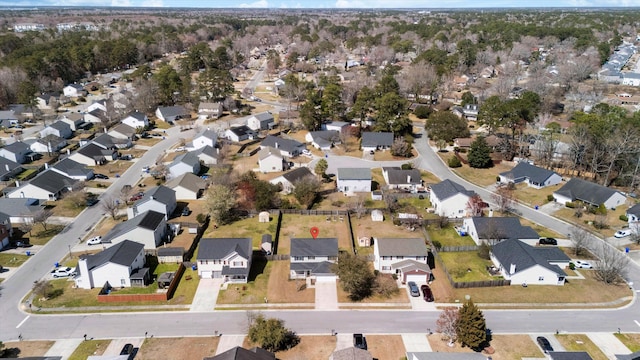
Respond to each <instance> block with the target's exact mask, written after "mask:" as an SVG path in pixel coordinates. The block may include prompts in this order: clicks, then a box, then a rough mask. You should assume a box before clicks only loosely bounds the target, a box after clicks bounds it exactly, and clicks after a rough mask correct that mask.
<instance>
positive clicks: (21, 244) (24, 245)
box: [16, 241, 33, 248]
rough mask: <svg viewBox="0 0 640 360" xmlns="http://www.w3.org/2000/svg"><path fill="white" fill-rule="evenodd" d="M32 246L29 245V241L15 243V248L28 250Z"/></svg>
mask: <svg viewBox="0 0 640 360" xmlns="http://www.w3.org/2000/svg"><path fill="white" fill-rule="evenodd" d="M32 246H33V244H29V241H16V247H19V248H30V247H32Z"/></svg>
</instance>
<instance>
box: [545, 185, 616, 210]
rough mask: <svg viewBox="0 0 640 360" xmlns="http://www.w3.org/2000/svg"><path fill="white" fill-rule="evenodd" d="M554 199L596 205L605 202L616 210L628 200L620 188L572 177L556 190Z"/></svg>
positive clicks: (561, 201) (607, 206)
mask: <svg viewBox="0 0 640 360" xmlns="http://www.w3.org/2000/svg"><path fill="white" fill-rule="evenodd" d="M553 199H554V201H556V202H558V203H560V204H566V203H568V202H574V201H582V202H583V203H586V204H588V205H592V206H596V207H598V206H600V204H604V206H605V207H606V208H607V209H614V210H615V208H617V207H618V206H620V205H623V204H625V203H626V201H627V197H626V196H624V195H623V194H622V193H621V192H620V191H618V190H614V189H611V188H608V187H606V186H602V185H598V184H596V183H592V182H590V181H586V180H582V179H578V178H572V179H571V180H569V181H567V183H566V184H564V185H563V186H562V187H561V188H560V189H558V190H556V191H555V192H554V193H553Z"/></svg>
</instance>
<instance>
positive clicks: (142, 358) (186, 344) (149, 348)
mask: <svg viewBox="0 0 640 360" xmlns="http://www.w3.org/2000/svg"><path fill="white" fill-rule="evenodd" d="M219 341H220V338H219V337H197V338H162V339H160V338H154V339H146V340H145V341H144V343H143V344H142V346H140V350H139V351H138V354H137V355H136V359H138V360H156V359H202V358H204V357H206V356H214V355H215V353H216V349H217V348H218V342H219Z"/></svg>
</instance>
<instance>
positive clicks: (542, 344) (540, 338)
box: [536, 336, 553, 354]
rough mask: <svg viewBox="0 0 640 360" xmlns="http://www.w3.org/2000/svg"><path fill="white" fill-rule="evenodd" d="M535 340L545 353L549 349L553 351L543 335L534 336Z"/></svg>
mask: <svg viewBox="0 0 640 360" xmlns="http://www.w3.org/2000/svg"><path fill="white" fill-rule="evenodd" d="M536 341H537V342H538V345H540V347H541V348H542V351H543V352H544V353H545V354H547V353H549V352H550V351H553V348H552V347H551V344H550V343H549V340H547V338H546V337H544V336H538V337H537V338H536Z"/></svg>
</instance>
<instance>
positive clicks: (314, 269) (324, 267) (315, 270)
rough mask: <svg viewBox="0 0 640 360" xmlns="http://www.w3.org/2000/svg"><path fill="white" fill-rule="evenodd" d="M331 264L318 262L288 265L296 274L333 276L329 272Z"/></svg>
mask: <svg viewBox="0 0 640 360" xmlns="http://www.w3.org/2000/svg"><path fill="white" fill-rule="evenodd" d="M332 267H333V263H332V262H330V261H320V262H292V263H289V269H291V270H293V271H296V272H307V271H308V272H310V273H311V274H312V275H319V274H333V273H334V272H333V271H331V269H332Z"/></svg>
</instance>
